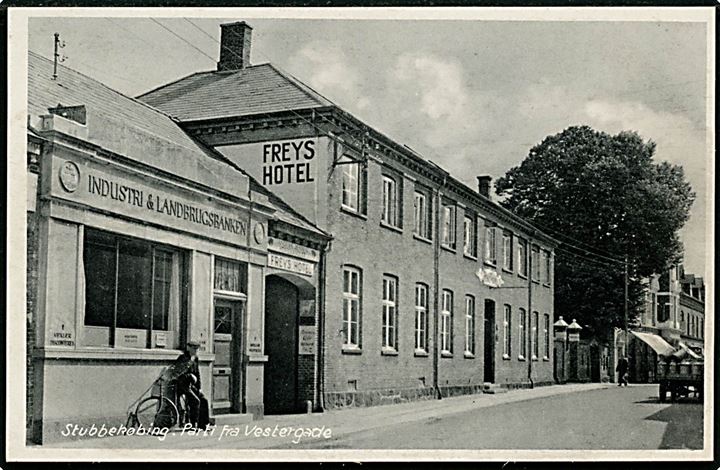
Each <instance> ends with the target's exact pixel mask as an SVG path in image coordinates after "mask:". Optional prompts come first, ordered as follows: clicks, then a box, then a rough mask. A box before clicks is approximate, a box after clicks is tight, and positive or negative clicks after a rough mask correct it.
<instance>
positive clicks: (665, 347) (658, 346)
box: [630, 331, 675, 356]
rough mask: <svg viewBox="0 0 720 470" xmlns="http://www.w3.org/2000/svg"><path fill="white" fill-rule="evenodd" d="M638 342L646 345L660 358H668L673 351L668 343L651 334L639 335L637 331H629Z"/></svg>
mask: <svg viewBox="0 0 720 470" xmlns="http://www.w3.org/2000/svg"><path fill="white" fill-rule="evenodd" d="M630 333H632V334H633V335H635V336H636V337H637V338H638V339H639V340H640V341H642V342H643V343H645V344H647V345H648V346H650V347H651V348H652V350H653V351H655V352H656V353H657V354H659V355H660V356H669V355H671V354H672V353H673V351H675V348H673V347H672V346H671V345H670V343H668V342H667V341H665V340H664V339H663V338H662V337H660V336H658V335H655V334H652V333H641V332H639V331H631V332H630Z"/></svg>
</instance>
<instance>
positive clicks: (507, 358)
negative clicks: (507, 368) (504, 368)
mask: <svg viewBox="0 0 720 470" xmlns="http://www.w3.org/2000/svg"><path fill="white" fill-rule="evenodd" d="M502 358H503V361H509V360H510V359H512V358H511V357H510V355H508V354H503V356H502Z"/></svg>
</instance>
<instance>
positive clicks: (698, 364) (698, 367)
mask: <svg viewBox="0 0 720 470" xmlns="http://www.w3.org/2000/svg"><path fill="white" fill-rule="evenodd" d="M703 375H704V363H703V360H702V358H693V357H692V356H689V355H687V354H682V353H677V352H676V353H674V354H673V355H670V356H668V357H667V358H662V357H661V358H660V360H659V361H658V367H657V378H658V382H659V383H660V401H661V402H664V401H665V399H666V398H667V394H668V392H670V401H671V402H674V401H675V400H677V398H678V397H689V396H690V395H691V394H694V396H695V397H697V398H699V399H702V390H703Z"/></svg>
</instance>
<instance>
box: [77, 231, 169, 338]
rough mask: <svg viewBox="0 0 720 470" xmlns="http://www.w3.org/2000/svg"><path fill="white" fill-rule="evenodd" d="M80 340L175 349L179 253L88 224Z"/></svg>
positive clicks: (85, 242) (85, 244)
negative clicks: (82, 325) (83, 327)
mask: <svg viewBox="0 0 720 470" xmlns="http://www.w3.org/2000/svg"><path fill="white" fill-rule="evenodd" d="M82 260H83V269H82V272H83V275H84V285H85V315H84V318H85V319H84V325H85V329H84V332H83V338H84V340H83V344H84V345H86V346H112V347H130V348H169V349H172V348H176V347H177V345H178V336H179V330H180V326H179V324H180V297H181V284H182V283H181V277H182V272H181V271H182V270H181V266H182V261H183V257H182V253H181V252H180V251H178V250H175V249H173V248H170V247H167V246H165V245H159V244H154V243H151V242H148V241H145V240H139V239H132V238H126V237H120V236H116V235H113V234H110V233H107V232H102V231H99V230H95V229H89V228H87V229H86V230H85V241H84V250H83V258H82Z"/></svg>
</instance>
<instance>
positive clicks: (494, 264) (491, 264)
mask: <svg viewBox="0 0 720 470" xmlns="http://www.w3.org/2000/svg"><path fill="white" fill-rule="evenodd" d="M483 264H484V265H485V266H492V267H493V268H495V269H497V261H483Z"/></svg>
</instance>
